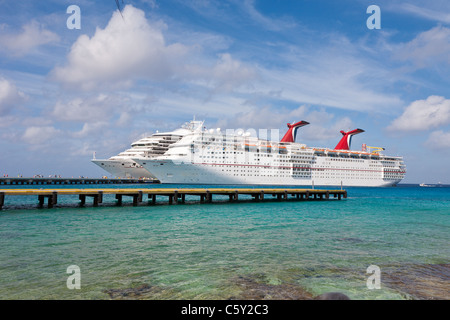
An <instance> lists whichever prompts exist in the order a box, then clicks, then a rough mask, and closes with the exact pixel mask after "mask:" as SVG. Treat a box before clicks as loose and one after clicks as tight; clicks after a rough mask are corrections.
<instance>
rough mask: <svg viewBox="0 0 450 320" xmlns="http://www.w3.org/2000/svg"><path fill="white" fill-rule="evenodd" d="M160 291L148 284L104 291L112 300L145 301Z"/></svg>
mask: <svg viewBox="0 0 450 320" xmlns="http://www.w3.org/2000/svg"><path fill="white" fill-rule="evenodd" d="M158 291H159V289H158V288H157V287H154V286H150V285H148V284H143V285H140V286H138V287H135V288H125V289H108V290H105V291H103V292H104V293H106V294H108V295H109V297H110V298H111V299H145V298H146V297H148V295H150V294H153V293H156V292H158Z"/></svg>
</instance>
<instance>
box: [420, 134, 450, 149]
mask: <svg viewBox="0 0 450 320" xmlns="http://www.w3.org/2000/svg"><path fill="white" fill-rule="evenodd" d="M425 146H427V147H428V148H431V149H437V150H446V151H448V149H449V148H450V132H444V131H442V130H438V131H433V132H432V133H431V134H430V136H429V137H428V140H427V141H426V142H425Z"/></svg>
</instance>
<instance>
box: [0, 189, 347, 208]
mask: <svg viewBox="0 0 450 320" xmlns="http://www.w3.org/2000/svg"><path fill="white" fill-rule="evenodd" d="M105 194H112V195H115V199H116V200H117V201H116V204H118V205H121V204H122V199H123V197H127V196H128V197H132V199H133V205H138V204H139V203H141V202H143V201H144V195H147V197H148V200H151V203H153V204H155V202H156V197H157V196H165V197H168V202H169V204H177V203H179V202H181V203H184V202H185V197H186V196H187V195H189V196H198V197H199V199H200V202H212V200H213V196H214V195H227V196H228V197H229V200H230V201H237V200H239V196H240V195H250V196H252V198H253V200H255V201H262V200H264V199H270V198H271V199H276V200H279V201H282V200H288V199H297V200H328V199H338V200H341V198H342V197H343V198H347V191H346V190H323V189H282V188H257V189H253V188H237V189H234V188H208V189H206V188H133V189H131V188H130V189H125V188H124V189H114V188H101V189H91V188H86V189H0V209H2V208H3V206H4V204H5V197H6V196H30V195H34V196H37V197H38V205H39V207H43V205H44V203H45V200H47V206H48V207H49V208H52V207H53V206H55V205H56V204H57V203H58V197H59V196H74V195H75V196H78V198H79V200H80V205H81V206H84V205H85V203H86V197H90V198H93V206H98V204H99V203H102V202H103V195H105Z"/></svg>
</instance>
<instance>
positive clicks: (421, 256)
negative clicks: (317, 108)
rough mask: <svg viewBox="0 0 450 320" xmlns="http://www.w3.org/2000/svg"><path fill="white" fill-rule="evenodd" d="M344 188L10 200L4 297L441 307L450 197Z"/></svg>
mask: <svg viewBox="0 0 450 320" xmlns="http://www.w3.org/2000/svg"><path fill="white" fill-rule="evenodd" d="M2 187H3V186H2ZM58 187H59V188H63V187H65V186H58ZM68 187H69V188H70V186H68ZM78 187H79V186H77V188H78ZM83 187H99V188H110V187H112V186H106V187H105V186H104V185H102V186H95V185H92V186H83ZM117 187H118V188H123V187H124V185H118V186H117ZM128 187H132V188H136V187H138V188H142V187H158V188H160V187H161V185H146V186H142V185H138V186H137V185H130V186H128ZM170 187H174V186H170ZM179 187H187V186H179ZM39 188H42V186H39ZM45 188H49V189H55V188H56V187H55V186H45ZM347 190H348V195H349V196H348V198H347V199H343V200H340V201H337V200H336V201H335V200H332V201H309V202H305V201H281V202H278V201H263V202H252V201H239V202H234V203H229V202H228V201H226V200H227V197H224V198H223V201H219V202H216V201H215V203H212V204H207V203H201V204H200V203H199V202H198V200H197V198H196V197H193V198H187V200H188V201H187V203H186V204H184V205H168V204H166V202H167V200H166V199H165V198H161V200H160V201H158V204H157V205H154V206H153V205H149V204H147V203H146V202H145V201H144V202H143V203H142V204H140V205H139V206H137V207H133V206H132V205H131V200H126V199H125V198H124V206H122V207H117V206H115V205H114V204H115V200H114V197H113V196H104V199H103V204H102V205H100V206H99V207H97V208H93V207H92V205H91V204H90V203H89V201H87V204H86V206H85V207H79V205H78V198H77V197H75V196H60V197H58V206H57V207H56V208H53V209H47V208H45V207H44V208H42V209H37V197H36V196H34V197H33V196H27V197H8V196H7V198H6V201H5V208H4V210H2V211H0V244H1V248H2V249H1V250H0V296H1V297H2V299H310V298H313V297H314V296H317V295H319V294H321V293H324V292H330V291H338V292H342V293H345V294H346V295H348V296H349V297H350V298H351V299H448V298H449V296H448V292H450V284H449V275H450V259H449V258H450V251H449V249H448V248H449V238H450V236H449V234H450V232H449V231H450V189H449V188H420V187H409V186H403V187H396V188H348V189H347ZM218 199H219V197H217V198H215V200H218ZM70 265H77V266H79V268H80V270H81V289H80V290H76V289H75V290H69V289H68V288H67V285H66V281H67V279H68V277H69V276H70V274H68V273H67V272H66V270H67V267H68V266H70ZM369 265H376V266H378V267H379V268H380V271H381V289H373V290H369V289H368V287H367V284H366V283H367V279H368V278H369V276H371V274H368V273H366V270H367V267H368V266H369Z"/></svg>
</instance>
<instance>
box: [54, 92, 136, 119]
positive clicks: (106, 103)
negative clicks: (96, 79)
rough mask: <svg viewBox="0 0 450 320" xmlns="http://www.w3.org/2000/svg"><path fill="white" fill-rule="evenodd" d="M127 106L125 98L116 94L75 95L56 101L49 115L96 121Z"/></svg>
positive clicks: (109, 117) (58, 117)
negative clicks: (71, 97) (70, 98)
mask: <svg viewBox="0 0 450 320" xmlns="http://www.w3.org/2000/svg"><path fill="white" fill-rule="evenodd" d="M127 108H129V101H128V100H127V99H126V98H122V97H118V96H116V95H107V94H98V95H95V96H88V97H84V98H81V97H77V98H74V99H72V100H69V101H67V102H65V101H57V102H56V104H55V106H54V107H53V110H52V111H51V115H52V116H53V117H55V119H56V120H60V121H78V122H98V121H105V120H108V119H111V118H112V117H113V116H114V115H115V114H116V113H117V112H124V111H125V110H126V109H127Z"/></svg>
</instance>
